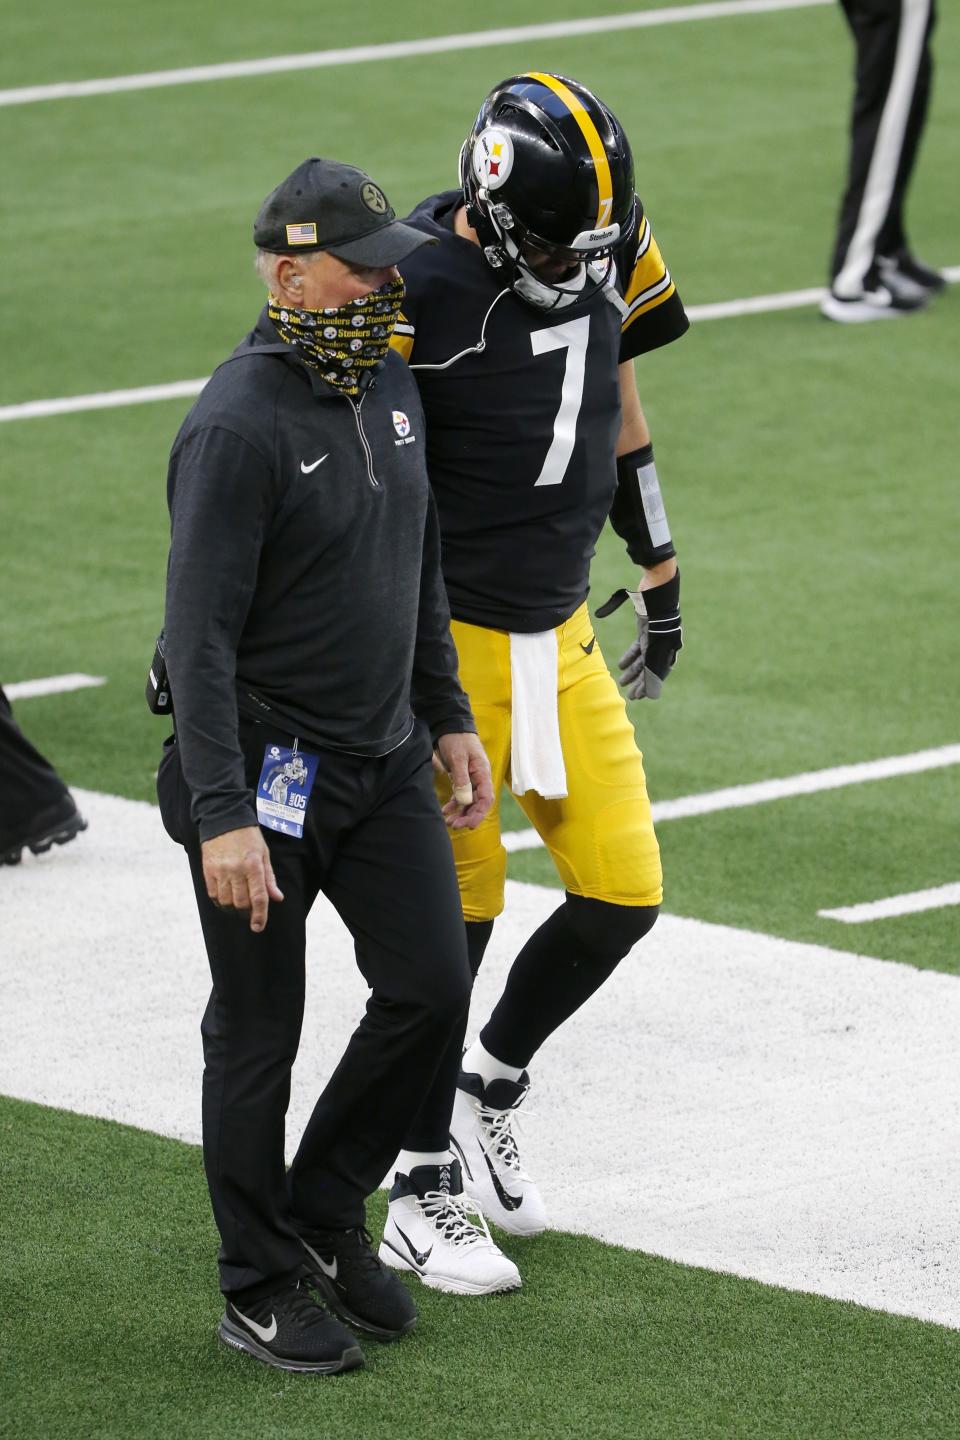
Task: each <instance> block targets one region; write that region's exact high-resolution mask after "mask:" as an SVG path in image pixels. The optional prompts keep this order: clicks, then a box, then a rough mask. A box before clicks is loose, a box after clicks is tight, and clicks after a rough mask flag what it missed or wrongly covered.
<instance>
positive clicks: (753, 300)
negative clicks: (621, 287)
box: [0, 265, 960, 423]
mask: <svg viewBox="0 0 960 1440" xmlns="http://www.w3.org/2000/svg"><path fill="white" fill-rule="evenodd" d="M943 274H944V275H945V276H946V278H947V279H948V280H949V281H951V282H956V281H958V280H960V265H951V266H948V267H947V268H946V269H945V270H944V271H943ZM822 295H823V290H822V289H818V290H785V291H783V292H782V293H781V294H779V295H748V296H747V297H746V298H744V299H742V300H720V301H718V302H717V303H716V304H713V305H688V306H687V314H688V315H689V317H690V319H691V320H692V321H697V322H699V321H701V320H729V319H731V318H732V317H734V316H737V315H760V314H763V313H765V312H768V311H774V310H796V309H800V308H802V307H804V306H807V305H815V304H817V302H818V301H819V300H820V297H821V296H822ZM209 378H210V377H209V376H204V378H203V379H202V380H174V381H172V382H171V383H170V384H167V385H143V386H141V387H139V388H138V389H135V390H99V391H96V392H95V393H94V394H92V395H67V396H63V397H61V398H60V399H55V400H25V401H21V403H20V404H18V405H0V423H3V422H4V421H8V420H42V419H45V418H47V417H48V416H51V415H72V414H76V413H77V412H78V411H82V410H114V409H117V408H119V407H121V406H125V405H147V404H150V403H151V402H152V401H154V400H182V399H191V398H192V397H193V396H194V395H199V394H200V391H201V390H202V389H203V387H204V385H206V383H207V380H208V379H209Z"/></svg>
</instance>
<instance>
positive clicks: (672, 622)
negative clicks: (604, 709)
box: [597, 570, 683, 700]
mask: <svg viewBox="0 0 960 1440" xmlns="http://www.w3.org/2000/svg"><path fill="white" fill-rule="evenodd" d="M625 600H630V601H631V602H632V604H633V608H634V611H635V613H636V617H637V638H636V640H634V642H633V644H632V645H631V646H630V648H629V649H628V650H626V651H624V653H623V654H622V655H621V656H620V661H619V664H620V685H621V687H622V688H623V689H624V690H626V692H627V697H628V699H630V700H659V699H660V694H661V691H662V690H663V682H664V680H666V678H667V676H668V675H669V674H670V671H671V670H672V669H673V667H674V665H675V664H676V660H677V652H678V650H681V649H682V648H683V628H682V624H681V620H680V572H679V570H678V571H677V573H676V575H674V577H673V579H672V580H668V581H667V582H666V583H665V584H663V585H656V586H654V588H653V589H652V590H644V591H643V592H641V591H639V590H617V591H616V592H615V594H613V595H611V596H610V599H609V600H608V601H606V603H605V604H603V605H601V606H600V607H599V609H598V610H597V615H598V616H599V617H600V618H601V619H603V618H605V617H606V616H607V615H612V614H613V612H614V610H618V609H619V608H620V606H621V605H622V604H623V602H624V601H625Z"/></svg>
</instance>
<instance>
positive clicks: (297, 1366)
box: [217, 1280, 363, 1375]
mask: <svg viewBox="0 0 960 1440" xmlns="http://www.w3.org/2000/svg"><path fill="white" fill-rule="evenodd" d="M217 1334H218V1335H219V1336H220V1339H221V1340H222V1341H223V1342H224V1344H225V1345H232V1346H233V1347H234V1349H235V1350H245V1351H246V1352H247V1354H248V1355H255V1356H256V1358H257V1359H258V1360H264V1361H266V1363H267V1364H268V1365H275V1366H276V1367H277V1369H278V1370H297V1371H300V1372H302V1373H304V1374H308V1375H338V1374H340V1372H341V1371H343V1370H356V1369H357V1367H358V1366H360V1365H362V1364H363V1351H362V1350H361V1349H360V1346H359V1345H358V1344H357V1339H356V1336H355V1335H351V1334H350V1331H349V1330H347V1329H345V1328H344V1326H343V1325H341V1324H340V1321H339V1320H337V1319H335V1318H334V1316H333V1315H330V1314H328V1313H327V1311H326V1310H325V1309H324V1308H323V1306H322V1305H318V1303H317V1301H316V1299H315V1298H314V1296H313V1295H311V1293H310V1290H309V1288H308V1286H307V1284H306V1282H305V1281H303V1280H299V1281H297V1283H296V1284H292V1285H285V1286H284V1287H283V1288H282V1289H280V1290H278V1291H277V1292H276V1293H275V1294H273V1295H265V1296H263V1297H262V1298H261V1299H259V1300H251V1301H241V1303H240V1305H239V1306H238V1305H236V1304H235V1303H234V1302H233V1301H232V1300H230V1299H228V1300H227V1308H226V1310H225V1312H224V1316H223V1319H222V1320H221V1321H220V1324H219V1326H218V1327H217Z"/></svg>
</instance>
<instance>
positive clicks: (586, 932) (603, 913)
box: [480, 894, 660, 1068]
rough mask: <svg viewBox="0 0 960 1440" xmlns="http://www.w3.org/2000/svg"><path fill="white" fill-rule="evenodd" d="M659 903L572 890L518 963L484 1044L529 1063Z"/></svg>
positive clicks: (502, 1056)
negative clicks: (616, 901) (616, 900)
mask: <svg viewBox="0 0 960 1440" xmlns="http://www.w3.org/2000/svg"><path fill="white" fill-rule="evenodd" d="M659 913H660V912H659V906H657V905H611V904H608V903H607V902H606V901H605V900H587V899H584V897H583V896H582V895H569V894H568V895H567V898H566V900H565V902H564V903H563V904H562V905H561V906H560V908H559V910H555V911H554V912H553V914H552V915H551V916H550V918H549V920H546V921H545V922H544V924H543V925H541V926H540V929H539V930H537V931H535V932H534V934H533V935H531V937H530V939H529V940H528V941H527V943H526V945H524V947H523V949H522V950H521V951H520V953H519V955H518V956H517V958H516V960H514V962H513V966H512V967H511V970H510V974H509V975H508V976H507V983H506V986H505V988H504V992H503V994H502V996H501V997H500V1000H499V1001H498V1003H497V1005H496V1008H495V1009H494V1012H493V1014H492V1015H491V1016H490V1019H489V1020H488V1021H487V1023H486V1025H485V1026H484V1027H483V1029H482V1030H481V1031H480V1043H481V1044H482V1045H483V1047H484V1048H485V1049H486V1050H489V1052H490V1054H491V1055H495V1056H496V1058H497V1059H498V1060H501V1061H502V1062H503V1063H504V1065H515V1066H521V1067H523V1068H526V1066H527V1065H529V1063H530V1061H531V1060H532V1059H533V1057H534V1055H535V1054H536V1052H537V1051H538V1050H539V1048H540V1046H541V1045H542V1044H543V1042H544V1040H546V1038H547V1036H548V1035H552V1034H553V1032H554V1030H556V1029H557V1028H558V1027H559V1026H560V1025H562V1024H563V1022H564V1020H567V1019H568V1018H569V1017H570V1016H571V1015H573V1014H574V1012H575V1011H577V1010H579V1009H580V1006H581V1005H583V1004H584V1003H585V1002H586V1001H587V1000H589V999H590V996H591V995H593V994H594V992H595V991H597V990H599V988H600V986H601V985H602V984H603V982H604V981H605V980H606V979H607V978H608V977H609V976H610V975H612V974H613V972H614V970H615V969H616V968H617V966H618V965H619V963H620V961H621V960H622V959H623V957H624V956H625V955H628V954H629V953H630V950H631V949H632V948H633V946H634V945H635V944H636V942H637V941H638V940H639V939H641V938H642V936H644V935H646V933H647V931H648V930H650V929H651V928H652V927H653V923H654V921H655V920H656V918H657V915H658V914H659Z"/></svg>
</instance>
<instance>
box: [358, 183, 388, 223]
mask: <svg viewBox="0 0 960 1440" xmlns="http://www.w3.org/2000/svg"><path fill="white" fill-rule="evenodd" d="M360 199H361V200H362V201H363V203H364V205H366V207H367V209H368V210H372V211H373V213H374V214H375V215H382V214H383V213H384V211H385V210H386V209H387V197H386V195H384V193H383V191H382V190H381V189H380V186H379V185H374V183H373V181H372V180H367V181H365V182H364V184H363V185H362V186H361V187H360Z"/></svg>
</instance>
